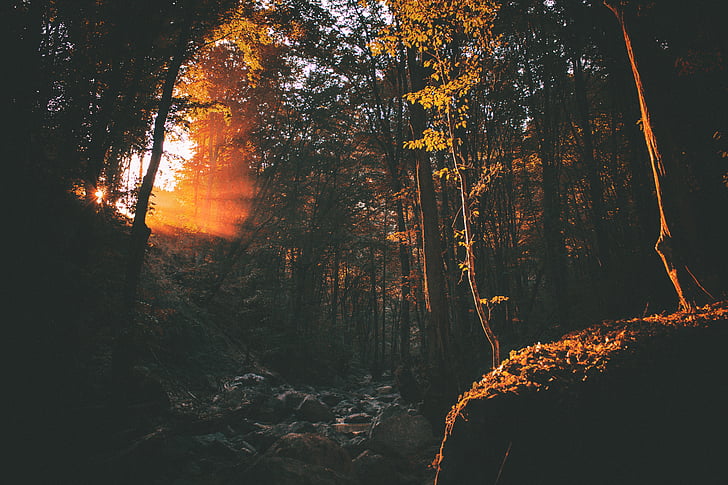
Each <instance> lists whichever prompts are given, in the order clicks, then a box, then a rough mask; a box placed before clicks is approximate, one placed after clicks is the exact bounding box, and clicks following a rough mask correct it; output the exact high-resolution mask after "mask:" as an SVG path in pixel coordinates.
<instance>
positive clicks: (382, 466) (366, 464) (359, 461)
mask: <svg viewBox="0 0 728 485" xmlns="http://www.w3.org/2000/svg"><path fill="white" fill-rule="evenodd" d="M354 471H355V474H356V477H357V479H358V480H359V483H360V484H362V485H365V484H372V485H374V484H376V485H398V484H399V480H398V479H397V468H396V466H395V465H394V463H392V461H391V460H389V459H387V458H385V457H384V456H382V455H378V454H376V453H374V452H372V451H369V450H367V451H364V452H363V453H362V454H360V455H359V456H357V457H356V460H354Z"/></svg>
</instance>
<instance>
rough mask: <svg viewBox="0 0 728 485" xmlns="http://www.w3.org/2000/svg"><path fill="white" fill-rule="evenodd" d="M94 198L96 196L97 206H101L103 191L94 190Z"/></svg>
mask: <svg viewBox="0 0 728 485" xmlns="http://www.w3.org/2000/svg"><path fill="white" fill-rule="evenodd" d="M94 196H96V203H97V204H101V203H103V202H104V191H103V190H102V189H96V192H94Z"/></svg>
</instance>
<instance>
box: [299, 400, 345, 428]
mask: <svg viewBox="0 0 728 485" xmlns="http://www.w3.org/2000/svg"><path fill="white" fill-rule="evenodd" d="M296 415H297V416H298V417H299V418H301V419H303V420H306V421H310V422H312V423H319V422H323V423H331V422H333V421H334V419H335V418H336V416H334V413H333V412H331V409H330V408H329V407H328V406H327V405H326V404H324V403H322V402H321V401H319V400H318V399H316V398H315V397H313V396H311V395H309V396H306V398H305V399H304V400H303V401H301V404H299V405H298V408H296Z"/></svg>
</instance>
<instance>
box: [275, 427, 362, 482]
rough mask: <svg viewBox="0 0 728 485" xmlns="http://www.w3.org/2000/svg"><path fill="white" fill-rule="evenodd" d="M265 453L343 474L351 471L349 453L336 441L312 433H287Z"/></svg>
mask: <svg viewBox="0 0 728 485" xmlns="http://www.w3.org/2000/svg"><path fill="white" fill-rule="evenodd" d="M266 455H267V456H277V457H280V458H293V459H296V460H299V461H302V462H304V463H307V464H309V465H317V466H321V467H324V468H328V469H331V470H333V471H335V472H337V473H341V474H344V475H350V474H351V473H352V471H353V467H352V463H351V458H350V456H349V454H348V453H347V452H346V451H344V449H343V448H342V447H341V446H339V444H338V443H336V442H335V441H333V440H331V439H329V438H326V437H324V436H321V435H318V434H313V433H289V434H287V435H285V436H283V437H281V438H280V439H279V440H278V441H276V442H275V443H274V444H273V446H271V447H270V449H269V450H268V451H267V452H266Z"/></svg>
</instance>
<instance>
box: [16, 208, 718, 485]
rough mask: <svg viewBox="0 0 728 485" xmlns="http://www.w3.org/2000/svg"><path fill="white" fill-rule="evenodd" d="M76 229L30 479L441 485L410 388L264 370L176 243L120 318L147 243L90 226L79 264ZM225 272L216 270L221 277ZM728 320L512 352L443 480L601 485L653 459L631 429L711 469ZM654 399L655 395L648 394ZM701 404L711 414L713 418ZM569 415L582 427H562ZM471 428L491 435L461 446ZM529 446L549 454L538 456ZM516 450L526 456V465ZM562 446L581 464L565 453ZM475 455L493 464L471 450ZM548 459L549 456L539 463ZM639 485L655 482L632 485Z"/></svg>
mask: <svg viewBox="0 0 728 485" xmlns="http://www.w3.org/2000/svg"><path fill="white" fill-rule="evenodd" d="M89 228H91V229H90V230H89ZM58 231H59V234H60V235H58V234H57V235H56V236H55V238H53V239H51V240H53V241H59V240H63V237H65V238H66V243H65V246H63V245H60V246H59V245H54V246H53V248H52V251H50V252H49V253H48V254H45V256H44V259H43V260H42V261H41V262H38V263H37V265H38V267H39V268H40V269H41V270H42V271H44V272H47V273H48V276H47V277H46V280H33V282H34V284H36V286H37V287H38V289H37V291H38V292H40V293H41V294H43V293H45V294H47V305H46V306H36V308H33V312H28V313H32V315H33V316H35V317H37V318H45V319H46V320H47V322H49V323H46V324H45V326H37V327H35V328H33V331H35V332H36V333H37V334H38V337H37V339H36V340H31V344H32V345H28V346H27V347H28V348H32V351H33V352H34V354H33V355H37V356H38V358H37V359H36V361H35V362H34V364H35V365H36V366H37V370H35V369H34V368H31V370H29V371H28V373H29V375H30V376H32V378H31V377H28V378H27V379H25V380H26V381H28V383H29V384H30V385H31V386H32V389H31V390H32V392H31V393H28V394H27V396H26V397H25V400H23V401H20V402H21V403H22V402H25V403H28V402H31V403H32V404H33V406H31V407H30V409H32V411H30V410H26V411H25V413H26V414H31V413H32V414H33V416H32V417H31V418H29V420H28V421H27V422H33V421H34V422H35V425H36V426H37V428H36V427H23V426H25V424H27V422H25V421H22V420H21V421H20V423H19V424H20V428H21V429H20V433H19V434H20V435H23V439H25V440H27V437H28V436H32V437H33V438H32V439H31V440H30V443H29V444H28V445H27V447H28V449H30V450H31V453H32V455H33V457H34V458H33V459H32V464H31V465H27V466H25V467H24V468H23V473H24V476H25V478H26V479H25V480H24V483H35V482H34V480H33V478H34V477H36V476H43V478H44V480H38V483H48V477H52V481H53V482H54V483H79V484H80V483H109V484H113V483H118V484H127V483H150V484H167V483H170V484H208V483H209V484H218V483H219V484H227V483H251V484H253V483H254V484H267V483H270V484H277V485H287V484H292V485H293V484H308V483H310V484H331V485H338V484H349V485H357V484H358V485H364V484H369V483H371V484H383V485H397V484H409V485H424V484H429V483H432V481H433V479H434V470H433V469H432V468H430V467H428V465H429V463H430V462H431V461H432V460H433V458H435V456H436V455H437V453H438V447H437V443H438V442H439V440H440V438H439V437H436V435H437V434H439V432H440V429H435V430H434V432H433V426H432V424H431V423H429V422H428V421H427V420H426V419H424V418H423V417H422V416H421V415H420V414H419V413H418V409H417V403H408V402H405V401H404V400H403V399H402V397H401V395H400V394H399V393H398V390H397V389H396V385H395V382H394V379H392V377H391V375H387V374H385V375H384V376H383V377H382V378H379V379H374V378H373V377H372V375H371V374H370V373H368V372H367V371H366V370H364V369H360V368H358V367H357V366H356V365H349V366H347V367H342V368H335V366H334V364H333V363H332V362H331V361H327V356H322V363H321V365H319V366H312V369H311V372H310V375H311V379H309V380H306V379H301V378H300V377H296V378H289V377H287V376H283V375H281V374H280V373H278V372H275V371H274V370H272V367H271V366H269V365H267V363H265V364H264V363H262V362H261V359H260V352H259V349H257V348H255V346H254V345H252V344H251V341H250V340H246V338H245V337H246V334H239V333H237V332H236V331H235V326H234V325H232V324H231V321H229V320H227V319H226V316H225V314H224V312H223V313H222V314H221V313H220V312H219V311H216V310H215V308H210V307H209V306H205V305H203V304H201V301H204V299H205V298H204V297H205V296H206V295H205V294H204V288H206V287H208V286H209V279H205V277H201V276H200V275H205V274H207V275H208V276H209V275H210V274H212V273H213V271H212V268H213V265H212V260H213V259H214V258H213V255H211V254H210V252H209V251H206V250H204V247H205V245H208V244H209V242H210V241H209V240H204V238H201V237H198V236H193V235H189V234H185V233H182V232H174V231H170V232H167V233H166V234H158V235H156V236H153V238H152V240H151V247H150V249H149V251H148V257H147V267H146V268H147V269H146V270H145V274H144V277H143V282H142V288H141V291H140V301H139V304H138V305H137V306H136V307H135V309H134V310H133V313H132V314H129V313H128V312H126V311H124V310H123V308H121V306H120V303H119V295H120V294H121V284H122V283H121V282H122V281H123V278H122V275H123V268H124V257H123V255H124V254H125V251H126V242H127V231H128V227H126V226H124V225H123V224H121V223H120V222H119V221H116V222H112V223H110V222H109V218H108V217H104V216H101V215H99V214H95V215H88V216H87V217H86V219H85V222H84V223H83V224H79V226H78V228H77V232H78V233H80V234H89V233H91V234H92V235H93V237H92V238H90V240H87V241H86V246H85V247H82V248H80V249H79V247H78V246H79V245H78V241H79V239H78V237H77V236H74V235H73V234H72V231H69V229H68V227H67V225H63V224H62V223H61V222H59V223H58ZM69 232H71V235H69ZM61 236H63V237H61ZM74 251H75V252H77V253H78V254H76V255H74V254H75V253H74ZM69 254H71V255H72V256H73V257H68V255H69ZM208 265H209V266H210V271H206V270H204V268H205V267H206V266H208ZM200 268H202V269H203V270H202V271H201V270H200ZM38 282H40V285H38ZM221 307H222V308H226V307H225V305H224V304H223V305H221ZM727 315H728V304H726V303H725V302H723V303H716V304H714V305H711V306H709V307H705V308H702V309H701V310H700V311H699V313H698V314H696V315H684V314H679V313H678V314H672V315H669V314H662V315H654V316H651V317H644V318H639V319H633V320H622V321H617V322H615V321H607V322H602V323H600V324H597V325H593V326H591V327H589V328H587V329H585V330H582V331H579V332H574V333H571V334H568V335H566V336H564V337H563V338H561V339H557V340H555V341H554V342H550V343H549V342H545V343H541V344H536V345H532V346H529V347H527V348H525V349H523V350H521V351H516V352H512V353H511V355H510V357H509V359H507V360H506V361H505V362H504V363H503V365H502V366H501V367H499V369H497V370H496V371H495V372H493V373H491V374H488V375H487V376H484V377H483V379H482V380H480V381H478V382H475V383H474V385H473V388H472V389H471V391H469V392H467V393H465V394H464V395H463V396H461V397H462V399H460V401H459V402H456V403H454V404H455V406H454V408H453V412H452V413H451V415H450V416H449V417H448V425H449V431H451V432H452V433H453V434H452V436H450V438H449V440H448V442H447V444H446V446H445V447H444V448H443V450H441V451H443V452H444V459H443V462H442V463H443V466H444V469H445V470H446V472H445V475H444V477H443V482H442V483H461V484H462V483H469V482H468V480H467V478H468V477H471V478H472V477H478V476H479V474H482V473H484V472H483V466H485V465H484V464H494V465H493V467H494V469H495V472H492V473H494V475H493V477H492V478H493V480H491V482H493V483H494V480H495V481H498V479H497V478H495V476H496V475H495V474H496V472H497V474H498V475H499V476H500V474H501V472H503V464H504V463H505V461H504V452H505V456H506V457H507V456H509V453H512V454H511V455H510V456H511V458H509V461H508V463H509V467H508V468H507V469H506V474H505V475H504V476H503V479H502V480H501V481H500V482H499V483H536V482H538V483H585V482H583V481H581V482H579V481H578V480H577V481H573V480H570V479H569V478H568V477H569V476H570V475H569V474H568V473H566V472H565V470H566V471H569V470H572V471H573V472H574V473H577V472H578V473H580V474H582V476H583V474H585V473H593V472H594V470H593V469H591V468H589V467H592V468H594V467H604V466H605V462H604V460H598V459H596V458H594V456H591V455H590V456H589V457H588V458H589V459H584V456H583V454H580V453H581V451H579V450H581V449H584V448H590V449H593V450H599V451H598V453H597V452H595V453H597V454H602V455H603V456H604V457H605V459H607V458H609V459H620V460H623V459H625V457H624V456H622V455H620V456H618V457H616V456H613V453H611V452H609V450H611V449H612V448H618V449H626V450H630V451H632V452H637V451H639V446H640V443H642V444H645V443H646V442H645V441H644V439H643V438H644V436H643V433H642V434H640V433H634V432H633V430H632V429H631V428H630V426H632V427H634V426H637V427H640V426H643V425H644V423H645V422H648V423H650V426H648V431H649V432H651V433H652V434H655V435H657V436H659V437H660V438H661V439H663V441H665V442H666V443H668V442H670V443H672V442H673V441H670V440H667V439H665V434H664V432H663V431H660V432H658V431H657V430H679V431H680V440H684V441H686V442H687V441H688V440H693V441H694V442H698V443H701V445H700V446H697V447H694V448H695V449H699V450H700V453H703V454H709V449H710V448H709V444H708V441H709V440H706V439H705V436H706V435H707V436H709V437H714V433H707V434H706V433H700V432H693V431H694V427H692V426H684V423H686V422H695V423H697V424H696V426H698V427H701V429H702V428H708V427H711V426H712V428H713V429H714V430H718V431H721V432H722V431H727V432H728V429H726V426H725V419H722V420H716V414H717V411H716V410H717V409H718V408H717V407H716V406H722V405H723V404H724V403H725V402H724V401H725V400H724V398H723V396H724V395H725V394H728V391H727V390H726V383H725V378H724V375H725V371H727V370H728V369H726V365H725V359H724V352H722V349H723V346H724V343H723V342H724V341H725V338H726V337H727V336H726V335H725V334H726V325H725V323H726V318H727ZM59 322H60V323H61V324H59ZM119 328H125V329H126V330H125V331H124V332H123V333H119ZM17 351H18V352H19V354H24V353H25V352H26V351H25V347H20V348H18V349H17ZM27 355H30V354H27ZM120 357H121V360H122V361H124V362H126V365H124V366H123V369H124V370H122V371H120V370H118V369H116V368H115V366H114V358H116V359H117V360H118V359H119V358H120ZM332 367H334V368H332ZM39 376H43V381H42V385H40V384H37V383H38V377H39ZM19 377H20V378H21V379H22V378H24V377H25V375H24V374H19ZM644 389H652V390H654V391H655V392H653V393H648V395H645V394H644V393H643V392H642V391H641V390H644ZM19 394H20V391H19ZM544 396H545V397H544ZM675 396H681V398H680V399H674V397H675ZM595 402H600V403H603V405H600V406H597V407H594V406H592V405H593V404H594V403H595ZM663 402H669V403H670V404H669V405H665V404H663ZM476 403H488V404H487V405H486V406H485V407H483V408H482V413H485V414H478V413H480V411H473V410H475V409H478V405H476ZM504 403H505V404H504ZM725 404H727V405H728V403H725ZM36 408H37V409H36ZM655 408H658V409H660V410H661V411H660V412H659V413H654V412H653V411H651V410H653V409H655ZM700 408H702V409H705V410H706V412H705V413H702V415H697V416H696V413H697V414H699V413H698V411H697V410H698V409H700ZM633 409H634V410H636V411H634V412H632V410H633ZM615 410H616V411H615ZM469 413H470V414H469ZM554 413H555V414H554ZM42 414H46V416H45V418H43V419H41V418H39V416H40V415H42ZM565 414H568V415H571V416H574V417H578V419H576V418H574V419H571V418H570V419H569V420H567V421H568V422H567V424H566V425H563V422H564V419H565V418H564V415H565ZM19 415H22V414H19ZM463 415H469V421H468V422H470V423H472V424H473V425H474V428H473V430H474V431H470V432H462V433H460V432H459V431H458V430H459V429H460V428H463V422H465V421H463V420H462V419H461V418H462V416H463ZM608 416H617V417H618V418H615V419H617V421H614V420H611V421H610V419H607V417H608ZM524 418H527V419H524ZM698 418H699V419H698ZM494 420H495V421H497V422H494ZM538 420H542V422H543V423H552V424H553V423H555V425H554V426H556V427H554V426H551V427H549V426H550V425H548V426H547V425H544V424H543V423H542V424H539V422H537V421H538ZM691 420H692V421H691ZM499 423H500V424H499ZM503 423H505V424H503ZM509 423H510V424H509ZM513 423H524V424H522V425H517V426H516V427H515V429H516V430H517V431H516V435H513V434H512V433H513V428H512V427H511V428H509V427H508V426H511V425H512V424H513ZM625 423H626V424H625ZM478 426H480V428H478ZM559 426H562V427H561V428H559ZM605 426H606V427H608V428H613V429H614V430H618V432H619V433H618V434H619V436H617V434H615V433H617V431H615V432H614V433H611V434H610V433H607V434H608V435H609V436H608V438H605V439H604V442H605V443H607V444H606V445H605V444H601V445H594V443H593V442H592V441H589V440H587V439H585V438H584V436H585V433H586V434H590V433H594V434H596V435H597V436H604V433H602V431H603V430H604V428H605ZM435 428H437V426H435ZM476 428H477V429H476ZM526 428H528V429H529V430H530V431H528V432H527V430H526ZM587 429H591V430H592V431H589V432H586V431H585V430H587ZM595 429H599V430H602V431H600V432H596V433H595V432H594V431H593V430H595ZM31 430H32V431H31ZM534 430H535V431H534ZM531 431H533V432H531ZM459 433H460V436H458V434H459ZM534 433H535V434H534ZM600 433H601V434H600ZM514 436H515V438H514ZM41 437H43V438H41ZM39 440H40V441H42V442H41V443H38V442H37V441H39ZM504 440H505V441H504ZM523 440H528V442H532V443H536V444H537V445H538V446H539V447H540V448H536V447H535V446H536V445H534V446H532V447H530V448H529V447H528V446H525V445H524V446H523V447H522V448H519V447H521V443H522V442H523ZM504 442H505V443H506V445H508V443H510V445H508V446H507V451H505V450H506V448H505V445H504ZM625 442H626V443H631V444H630V446H625ZM514 443H515V445H514ZM552 445H553V446H552ZM650 445H651V446H653V445H654V443H652V442H650ZM559 447H561V449H562V450H566V451H563V452H562V453H559V452H558V450H557V449H558V448H559ZM658 448H659V450H661V451H663V452H664V451H665V447H664V446H661V447H658ZM473 449H476V450H486V451H484V453H485V455H484V456H480V455H477V454H476V455H477V456H476V455H473V454H472V453H471V452H470V451H468V450H473ZM544 449H546V450H551V451H549V452H547V453H544V452H543V450H544ZM679 449H680V450H684V449H685V448H684V447H681V448H679ZM716 449H721V450H722V448H716ZM489 453H490V454H489ZM665 455H666V456H669V457H671V459H672V460H674V461H680V460H681V459H683V458H684V456H681V455H680V454H679V453H677V452H671V453H665ZM535 456H540V457H541V458H543V459H541V458H539V459H531V461H529V459H530V458H529V459H527V458H525V457H535ZM697 456H698V455H696V454H695V453H693V454H692V455H691V459H690V460H688V461H689V465H690V466H699V465H700V463H701V462H700V460H699V459H698V458H699V457H698V458H696V457H697ZM701 456H702V455H701ZM39 457H43V458H42V459H41V460H40V462H41V463H42V466H40V467H39V466H37V465H38V461H39V460H38V458H39ZM569 457H571V458H574V459H577V458H578V459H580V460H581V461H580V463H581V464H579V465H575V464H574V463H575V462H574V461H573V460H570V458H569ZM549 460H550V461H549ZM696 460H697V461H696ZM644 461H645V463H647V465H648V467H651V469H654V468H655V467H657V466H660V465H661V464H662V461H661V460H660V459H659V458H655V456H653V455H650V456H649V457H646V458H645V459H644ZM547 462H548V463H551V464H550V465H549V464H547ZM519 463H520V465H519ZM630 463H631V462H630ZM557 464H558V465H557ZM709 464H710V465H711V466H713V465H714V463H712V462H710V463H709ZM556 466H558V467H560V472H559V473H557V472H553V468H554V467H556ZM448 467H449V470H448ZM534 467H536V468H539V467H540V468H539V469H548V470H552V473H551V474H550V475H549V474H546V475H545V477H541V478H538V477H534V476H533V475H523V474H519V473H517V472H514V471H512V470H513V469H514V468H517V469H519V470H533V469H534ZM455 469H457V470H459V472H458V473H455V475H453V470H455ZM666 469H667V470H668V471H669V468H666ZM627 470H628V471H627V472H625V473H631V475H630V476H629V477H627V478H625V477H624V476H621V477H617V476H616V475H614V474H611V475H610V474H607V475H605V476H606V477H608V478H609V477H611V478H615V479H616V478H619V479H620V480H621V481H619V482H613V483H657V482H655V481H651V480H650V479H649V478H650V477H656V476H660V477H662V478H664V477H668V478H669V476H670V475H669V473H667V474H665V473H662V474H654V475H649V474H647V475H645V473H644V470H643V469H642V468H636V467H635V466H634V465H630V466H629V467H627ZM703 470H706V468H705V467H703ZM707 470H708V471H704V472H703V474H702V475H700V477H702V478H704V479H706V480H707V481H703V482H701V483H721V482H719V481H711V480H710V478H711V477H712V475H709V474H708V473H712V471H713V469H712V468H707ZM448 473H449V475H448ZM488 473H490V472H488ZM508 473H510V476H509V475H508ZM453 476H454V477H455V478H453ZM674 476H675V477H680V479H683V478H685V476H684V475H680V474H675V475H674ZM463 477H465V479H464V478H463ZM524 477H525V478H524ZM635 477H637V478H639V479H640V480H642V482H639V481H638V480H630V479H629V478H635ZM537 478H538V479H537ZM551 479H553V480H551ZM448 480H450V481H448ZM519 480H520V481H519ZM523 480H526V481H523ZM534 480H535V481H534ZM486 482H487V481H486ZM478 483H480V482H478ZM590 483H608V482H605V481H601V482H600V481H599V480H596V481H592V482H590ZM664 483H678V482H675V481H672V482H670V480H668V481H667V482H664ZM684 483H689V482H684ZM692 483H698V482H694V481H693V482H692Z"/></svg>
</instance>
